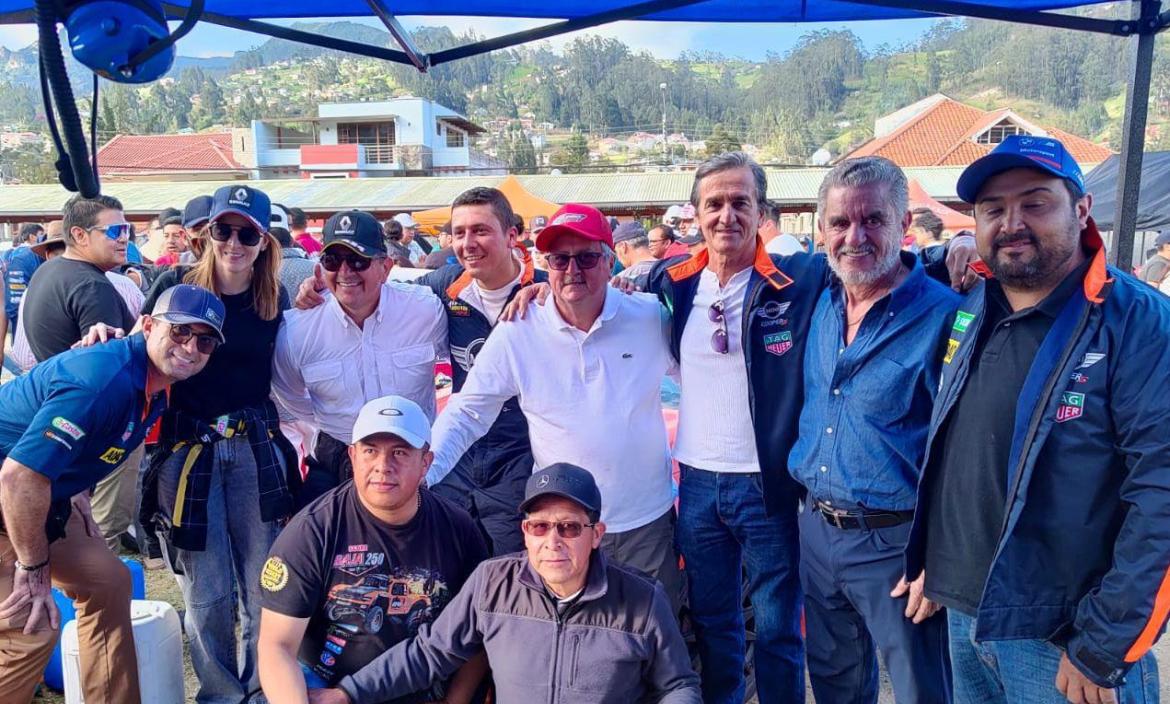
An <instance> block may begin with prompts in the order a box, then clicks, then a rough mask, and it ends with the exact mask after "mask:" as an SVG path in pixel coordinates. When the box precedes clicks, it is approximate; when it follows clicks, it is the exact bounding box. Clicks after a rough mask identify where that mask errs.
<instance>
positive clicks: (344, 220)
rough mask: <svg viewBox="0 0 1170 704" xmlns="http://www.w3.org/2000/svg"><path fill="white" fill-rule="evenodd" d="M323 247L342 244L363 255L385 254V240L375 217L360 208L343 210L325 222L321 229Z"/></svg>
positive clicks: (379, 255) (371, 256) (381, 255)
mask: <svg viewBox="0 0 1170 704" xmlns="http://www.w3.org/2000/svg"><path fill="white" fill-rule="evenodd" d="M322 234H323V235H324V245H325V249H329V247H330V246H332V245H335V244H340V245H344V246H346V247H348V248H350V249H352V250H353V251H355V252H357V253H358V254H360V255H362V256H363V257H370V258H373V257H383V256H386V242H385V241H384V240H383V239H382V226H381V225H379V224H378V220H377V218H375V217H374V216H373V215H370V214H369V213H366V212H362V211H361V210H345V211H342V212H340V213H337V214H336V215H334V216H333V217H331V218H329V219H328V220H327V221H326V222H325V228H324V230H323V231H322Z"/></svg>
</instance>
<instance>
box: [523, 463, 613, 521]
mask: <svg viewBox="0 0 1170 704" xmlns="http://www.w3.org/2000/svg"><path fill="white" fill-rule="evenodd" d="M544 496H560V497H561V498H565V499H568V500H569V501H572V502H573V503H576V504H580V505H581V507H582V508H584V509H585V513H587V514H588V515H589V520H592V521H596V520H598V517H600V516H601V490H599V489H598V488H597V482H596V481H594V479H593V475H592V474H590V473H589V470H587V469H582V468H581V467H578V466H577V465H575V464H569V463H568V462H557V463H556V464H550V465H549V466H547V467H545V468H544V469H542V470H540V471H539V472H536V473H534V474H533V475H532V476H531V477H529V478H528V483H527V484H525V485H524V503H522V504H520V513H528V509H530V508H531V507H532V505H533V504H534V503H536V501H537V499H540V498H541V497H544Z"/></svg>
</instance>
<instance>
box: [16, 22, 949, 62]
mask: <svg viewBox="0 0 1170 704" xmlns="http://www.w3.org/2000/svg"><path fill="white" fill-rule="evenodd" d="M402 19H403V24H405V25H406V26H407V27H408V28H414V27H417V26H422V25H432V26H433V25H446V26H449V27H451V28H452V29H453V30H454V31H455V32H456V33H459V32H462V31H465V30H467V29H471V28H474V29H475V30H476V31H477V32H479V33H480V34H486V35H488V36H496V35H499V34H505V33H508V32H515V31H518V30H520V29H524V28H528V27H535V26H539V25H541V24H545V23H546V21H544V20H516V19H494V18H487V19H485V18H459V17H447V18H437V17H426V18H410V17H404V18H402ZM363 21H364V20H363ZM934 21H935V20H930V19H917V20H884V21H870V22H849V23H809V24H793V23H787V24H783V23H772V24H756V23H752V24H747V23H745V24H703V23H694V22H617V23H615V24H612V25H608V26H606V27H599V28H595V29H589V30H584V31H583V32H580V33H577V34H570V35H566V36H565V37H560V38H557V39H556V40H553V41H550V42H549V43H550V44H551V45H552V46H553V48H554V49H555V48H557V47H560V46H562V45H564V44H565V43H566V42H568V41H571V40H572V38H573V37H574V36H577V35H579V34H600V35H603V36H610V37H615V38H618V39H621V40H622V41H623V42H625V43H626V44H628V45H630V46H632V47H634V48H635V49H639V50H646V51H649V52H651V53H652V54H654V55H655V56H658V57H659V58H666V59H669V58H675V57H677V56H678V54H679V52H680V51H683V50H685V49H689V50H710V51H715V52H718V53H722V54H726V55H728V56H738V57H742V58H746V59H752V60H762V59H763V58H764V57H765V55H766V54H767V53H768V52H769V51H772V52H775V53H781V54H782V53H784V52H785V51H786V50H788V49H789V48H791V47H792V46H793V45H794V44H795V43H796V41H797V40H798V39H799V38H800V36H801V35H802V34H804V33H805V32H810V31H817V30H820V29H841V28H848V29H851V30H853V32H854V33H855V34H857V36H858V37H860V38H861V40H862V42H863V43H864V44H865V46H866V47H867V48H869V49H873V48H875V47H877V46H879V45H880V44H883V43H888V44H890V45H892V46H898V45H900V44H903V43H906V42H912V41H914V40H915V39H917V38H918V37H920V36H921V35H922V34H923V33H924V32H925V31H926V30H927V29H929V28H930V26H931V24H932V23H933V22H934ZM368 23H369V24H372V25H374V26H381V25H379V24H378V22H377V20H374V19H370V20H368ZM35 36H36V31H35V29H34V28H33V27H32V26H31V25H16V26H13V25H3V26H0V46H6V47H8V48H9V49H20V48H23V47H25V46H27V45H28V44H29V43H31V42H32V41H33V39H34V38H35ZM262 41H264V38H263V37H257V36H256V35H252V34H249V33H247V32H240V31H237V30H232V29H227V28H225V27H217V26H214V25H210V24H200V25H199V26H198V27H197V28H196V29H195V30H194V31H193V32H192V33H191V34H189V35H187V36H186V37H184V38H183V39H182V40H180V41H179V53H180V54H182V55H184V56H228V55H231V54H232V53H233V52H235V51H237V50H241V49H247V48H250V47H252V46H255V45H256V44H258V43H260V42H262Z"/></svg>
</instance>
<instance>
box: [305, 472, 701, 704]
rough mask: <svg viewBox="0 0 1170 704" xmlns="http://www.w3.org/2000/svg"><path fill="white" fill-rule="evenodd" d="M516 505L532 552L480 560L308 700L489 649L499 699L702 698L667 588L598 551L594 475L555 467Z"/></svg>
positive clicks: (346, 696) (368, 690) (343, 699)
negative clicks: (433, 612) (447, 596)
mask: <svg viewBox="0 0 1170 704" xmlns="http://www.w3.org/2000/svg"><path fill="white" fill-rule="evenodd" d="M520 510H521V512H522V513H524V514H525V520H524V522H523V524H522V527H523V530H524V544H525V547H526V548H527V554H526V555H525V554H515V555H508V556H505V557H499V558H496V559H493V560H489V561H487V562H485V563H483V564H481V565H480V566H479V567H478V568H476V570H475V572H474V573H472V575H471V578H470V579H468V580H467V584H466V585H464V587H463V589H462V590H461V591H460V592H459V594H457V595H456V596H455V599H454V600H452V602H451V603H450V604H449V605H448V606H447V608H446V609H445V610H444V611H443V613H442V614H440V615H439V617H438V618H437V619H436V620H435V622H434V623H432V624H429V625H427V626H424V627H423V628H422V629H420V630H419V632H418V635H417V636H415V637H414V638H413V639H411V640H409V641H407V642H405V643H399V644H398V645H396V646H394V647H393V648H391V649H390V650H389V651H388V652H386V653H385V654H383V655H381V656H379V657H378V658H377V659H376V660H374V661H373V662H372V663H370V664H369V665H367V666H366V667H364V668H362V670H361V671H360V672H357V673H356V674H354V675H351V676H349V677H344V678H342V679H341V682H340V684H339V687H340V688H339V689H330V690H320V691H312V692H311V695H312V696H311V698H310V701H312V702H314V703H315V704H348V703H350V702H355V703H357V704H367V703H368V704H373V703H374V702H384V701H387V700H390V699H393V698H394V697H398V696H401V695H403V694H405V693H407V692H413V691H415V690H417V689H418V688H419V687H424V686H426V684H427V683H429V682H430V681H432V680H433V679H436V678H442V677H445V676H447V675H449V674H450V673H452V672H455V671H456V670H457V669H458V668H459V667H460V666H462V665H463V663H464V662H466V661H467V660H468V658H471V657H473V656H474V655H475V654H476V653H478V652H480V650H481V649H486V651H487V658H488V664H489V665H490V666H491V668H492V679H493V680H494V681H495V687H496V701H497V702H499V703H500V704H513V703H515V702H532V701H559V702H564V703H565V704H574V703H576V702H580V703H582V704H584V703H586V702H587V703H588V704H607V703H609V702H620V703H622V704H626V703H627V702H643V701H653V702H670V703H672V704H698V703H699V702H701V701H702V699H701V696H700V694H699V678H698V676H697V675H696V674H695V672H694V670H692V669H691V664H690V658H689V656H688V655H687V649H686V645H685V644H684V643H683V638H682V634H681V633H679V630H678V625H677V624H676V622H675V619H674V615H673V614H672V613H671V610H670V600H669V599H667V597H666V593H665V591H663V588H662V585H661V584H659V583H658V582H656V581H655V580H653V579H651V578H649V577H647V576H645V575H643V574H642V573H640V572H635V571H633V570H631V569H629V568H627V567H624V566H622V565H620V564H607V563H606V560H605V558H604V557H603V556H602V554H601V552H600V551H599V550H598V549H597V548H598V546H599V545H600V544H601V536H602V535H603V534H604V533H605V524H604V523H601V522H600V521H599V520H598V516H600V514H601V493H600V492H599V491H598V490H597V484H596V483H595V482H594V481H593V475H591V474H590V473H589V472H587V471H585V470H584V469H581V468H580V467H576V466H574V465H570V464H564V463H558V464H554V465H551V466H549V467H547V468H545V469H543V470H541V471H539V472H537V473H535V474H533V475H532V477H531V478H530V479H529V480H528V484H527V486H526V488H525V498H524V503H523V504H521V506H520Z"/></svg>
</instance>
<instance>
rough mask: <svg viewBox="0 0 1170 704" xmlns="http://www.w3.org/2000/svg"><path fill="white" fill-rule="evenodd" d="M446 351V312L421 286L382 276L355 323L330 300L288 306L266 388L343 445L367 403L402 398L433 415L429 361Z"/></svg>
mask: <svg viewBox="0 0 1170 704" xmlns="http://www.w3.org/2000/svg"><path fill="white" fill-rule="evenodd" d="M445 356H447V316H446V313H445V312H444V310H443V304H442V303H441V302H440V301H439V299H438V297H437V296H435V294H434V293H432V292H431V290H430V289H428V288H426V287H424V286H416V285H414V284H403V283H398V282H393V281H390V282H387V283H386V284H384V285H383V286H382V296H381V299H380V300H379V301H378V309H377V310H376V311H375V312H374V314H373V315H371V316H370V317H369V318H367V319H366V321H365V325H364V326H362V327H358V326H357V324H355V323H354V322H353V321H352V320H351V319H350V318H349V316H348V315H346V313H345V311H344V310H343V309H342V308H341V304H340V303H338V302H337V298H336V297H334V296H329V298H328V300H327V301H326V302H325V303H324V304H323V305H321V306H318V307H317V308H314V309H312V310H289V311H285V314H284V325H282V326H281V327H280V332H279V333H277V336H276V352H275V354H274V355H273V358H272V392H273V395H274V396H276V399H277V401H278V402H279V403H280V404H281V405H282V406H284V407H285V408H286V409H288V411H289V412H290V413H292V414H293V415H294V416H296V418H297V419H298V420H302V421H305V422H307V423H311V424H313V425H315V426H317V427H318V428H320V429H321V430H322V431H324V432H326V433H328V434H329V435H331V436H333V437H334V438H336V439H338V440H340V441H341V442H344V443H347V444H348V443H349V442H350V441H351V435H352V433H353V423H354V421H355V420H356V419H357V415H358V411H360V410H361V408H362V405H364V404H365V403H366V402H367V401H372V400H374V399H376V398H381V397H382V396H389V395H391V394H394V395H397V396H404V397H406V398H408V399H410V400H411V401H414V402H415V403H417V404H418V405H419V406H421V407H422V409H423V412H424V413H426V414H427V417H428V418H430V419H432V420H433V419H434V417H435V360H436V359H438V358H440V357H445Z"/></svg>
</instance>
